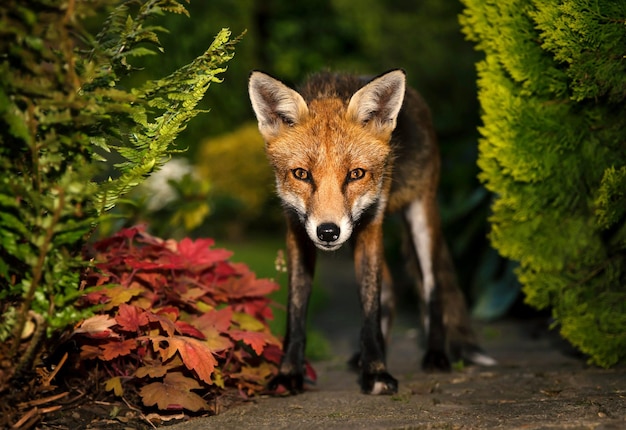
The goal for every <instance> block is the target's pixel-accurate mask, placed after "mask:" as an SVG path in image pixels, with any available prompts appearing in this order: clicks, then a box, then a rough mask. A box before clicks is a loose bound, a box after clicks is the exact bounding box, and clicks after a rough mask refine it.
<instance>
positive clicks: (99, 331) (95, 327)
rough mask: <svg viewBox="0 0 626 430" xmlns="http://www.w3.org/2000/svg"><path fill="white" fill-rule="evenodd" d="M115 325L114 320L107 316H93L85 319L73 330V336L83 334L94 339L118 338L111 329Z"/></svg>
mask: <svg viewBox="0 0 626 430" xmlns="http://www.w3.org/2000/svg"><path fill="white" fill-rule="evenodd" d="M115 324H116V321H115V319H113V318H111V317H110V316H108V315H94V316H92V317H90V318H87V319H86V320H85V321H83V322H82V323H80V324H79V326H78V327H76V328H75V329H74V333H73V334H78V333H83V334H86V335H87V336H89V337H92V338H96V339H104V338H107V337H118V335H117V334H116V333H114V332H113V331H112V330H110V329H111V327H112V326H114V325H115Z"/></svg>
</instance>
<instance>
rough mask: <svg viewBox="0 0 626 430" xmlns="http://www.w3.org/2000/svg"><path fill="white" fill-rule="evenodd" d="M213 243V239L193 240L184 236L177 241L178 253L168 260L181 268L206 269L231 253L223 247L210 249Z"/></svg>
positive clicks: (225, 258) (197, 270) (228, 256)
mask: <svg viewBox="0 0 626 430" xmlns="http://www.w3.org/2000/svg"><path fill="white" fill-rule="evenodd" d="M214 243H215V242H214V241H213V239H198V240H196V241H193V240H191V239H189V238H188V237H186V238H184V239H183V240H181V241H180V242H179V243H178V250H177V251H178V253H177V254H173V255H171V256H170V257H169V260H170V262H171V263H173V264H177V265H180V266H181V268H186V269H189V270H192V271H196V272H200V271H202V270H204V269H208V268H210V267H212V266H213V265H215V264H216V263H218V262H220V261H224V260H227V259H229V258H230V256H231V255H232V254H233V253H232V252H230V251H227V250H225V249H210V247H211V246H213V244H214Z"/></svg>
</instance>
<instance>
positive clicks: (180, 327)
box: [175, 321, 205, 339]
mask: <svg viewBox="0 0 626 430" xmlns="http://www.w3.org/2000/svg"><path fill="white" fill-rule="evenodd" d="M175 324H176V330H177V331H178V332H179V333H180V334H184V335H187V336H191V337H196V338H198V339H204V338H205V336H204V334H203V333H202V332H201V331H200V330H198V329H197V328H195V327H194V326H193V325H191V324H189V323H186V322H184V321H176V323H175Z"/></svg>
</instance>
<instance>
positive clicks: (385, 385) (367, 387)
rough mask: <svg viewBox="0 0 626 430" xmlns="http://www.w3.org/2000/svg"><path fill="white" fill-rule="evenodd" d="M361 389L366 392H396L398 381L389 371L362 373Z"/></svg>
mask: <svg viewBox="0 0 626 430" xmlns="http://www.w3.org/2000/svg"><path fill="white" fill-rule="evenodd" d="M360 382H361V391H362V392H363V393H365V394H395V393H397V392H398V381H397V380H396V379H395V378H394V377H393V376H391V375H390V374H389V373H387V372H382V373H363V374H361V381H360Z"/></svg>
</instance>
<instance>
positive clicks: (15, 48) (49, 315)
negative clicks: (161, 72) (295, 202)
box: [0, 0, 238, 359]
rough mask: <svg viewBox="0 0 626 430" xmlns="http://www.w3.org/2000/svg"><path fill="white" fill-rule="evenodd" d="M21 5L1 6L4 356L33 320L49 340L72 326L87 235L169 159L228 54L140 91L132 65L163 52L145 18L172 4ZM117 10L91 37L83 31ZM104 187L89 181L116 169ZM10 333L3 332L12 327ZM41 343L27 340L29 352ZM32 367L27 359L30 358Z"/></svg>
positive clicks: (221, 47) (225, 48)
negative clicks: (9, 336) (96, 16)
mask: <svg viewBox="0 0 626 430" xmlns="http://www.w3.org/2000/svg"><path fill="white" fill-rule="evenodd" d="M117 3H119V2H112V1H110V0H102V1H95V2H94V1H90V2H85V1H76V2H70V3H66V2H64V1H38V0H32V1H26V2H24V1H16V0H8V1H5V2H3V3H2V6H0V17H1V20H2V21H1V24H2V25H1V26H0V36H1V37H0V52H2V53H3V55H2V57H0V123H1V127H0V128H1V130H2V131H1V132H0V171H1V172H2V176H0V301H1V303H2V305H1V307H0V312H1V313H2V314H3V315H6V316H8V315H13V314H15V309H16V308H18V307H19V312H17V318H4V317H3V318H2V319H0V324H1V325H2V329H1V330H0V332H2V333H6V332H7V330H9V331H12V332H13V343H12V351H11V354H10V355H11V356H14V355H15V354H16V352H17V348H18V346H19V339H20V336H21V334H22V331H23V327H24V325H25V322H26V317H27V315H28V313H29V311H31V312H34V313H35V314H36V315H42V316H43V317H44V319H45V323H46V324H47V326H48V328H49V330H53V329H58V328H61V327H65V326H66V325H67V324H68V323H71V322H75V321H77V320H78V319H79V318H80V317H81V316H82V315H84V312H82V313H81V312H79V311H78V310H77V309H76V308H75V307H74V306H73V302H74V301H75V299H76V298H77V296H78V295H80V294H81V291H80V279H79V275H80V272H81V268H83V267H84V265H85V263H84V262H83V259H82V256H81V255H80V249H81V247H82V245H83V243H84V239H85V238H86V236H87V235H88V234H89V233H90V232H91V231H92V230H93V229H94V228H95V226H96V225H97V224H98V223H99V221H101V220H102V219H103V218H104V217H105V212H106V211H107V210H109V209H111V208H112V207H113V206H114V205H115V204H116V203H117V202H118V200H119V198H120V197H121V196H122V195H124V194H125V193H127V192H128V191H130V190H131V189H132V188H133V187H135V186H136V185H137V184H139V183H141V182H142V181H143V179H145V177H146V176H147V175H149V174H150V173H151V172H153V171H155V170H157V169H158V168H159V167H160V166H162V165H163V163H164V162H166V161H167V159H168V156H169V154H170V153H171V152H172V151H173V148H172V143H173V141H174V139H175V138H176V136H177V135H178V134H179V133H180V132H181V131H182V130H183V129H184V128H185V126H186V124H187V122H188V121H189V120H190V119H191V118H193V117H194V116H195V115H196V114H197V113H199V112H200V110H199V109H197V108H196V106H197V103H198V101H199V100H200V99H201V98H202V97H203V95H204V93H205V91H206V90H207V88H208V86H209V85H210V84H211V83H213V82H219V78H217V76H216V75H218V74H219V73H222V72H223V71H224V70H225V69H224V67H223V64H224V63H225V62H227V61H228V60H230V59H231V58H232V56H233V52H232V51H233V45H234V44H235V43H236V42H237V41H238V39H235V40H230V32H229V31H228V30H222V31H221V32H220V33H219V34H218V35H217V37H216V38H215V40H214V42H213V44H211V46H210V47H209V49H208V50H206V51H205V52H204V53H203V54H202V55H200V56H199V57H198V58H196V59H195V60H194V61H193V62H192V63H190V64H189V65H187V66H184V67H182V68H180V69H179V70H177V71H175V72H173V73H172V74H170V75H169V76H167V77H164V78H162V79H156V80H151V81H148V82H145V83H142V84H141V85H138V86H136V87H130V88H129V87H128V84H127V83H125V82H126V80H127V79H128V76H129V75H130V74H132V73H133V71H134V66H133V62H134V61H135V60H136V59H137V58H138V57H142V56H145V55H147V54H150V53H154V51H155V50H156V49H158V48H159V40H158V37H157V32H160V31H162V30H163V29H162V28H160V27H158V26H151V25H149V23H148V22H149V21H148V20H149V18H151V17H153V16H158V15H161V14H163V12H175V13H185V9H184V7H183V6H182V5H181V4H180V2H178V1H175V0H146V1H134V2H122V3H121V4H117ZM109 5H113V8H112V10H111V13H110V15H109V17H108V18H107V19H106V21H105V22H104V24H103V27H102V31H101V32H100V33H99V34H98V35H97V36H96V37H93V36H91V34H90V33H89V32H88V31H87V30H85V28H84V27H83V25H82V22H83V21H84V20H85V19H86V18H87V17H89V16H91V15H92V14H93V13H94V11H98V10H102V9H103V8H104V7H107V6H109ZM113 160H115V164H114V165H113V166H112V171H110V172H109V175H110V176H109V178H108V179H107V180H104V181H100V182H98V181H95V180H93V178H94V177H95V175H96V174H97V173H98V171H99V167H100V170H101V169H102V167H103V166H104V163H101V161H109V162H111V161H113ZM12 322H13V325H12V327H6V325H7V324H11V323H12ZM36 343H37V339H34V340H33V341H32V344H33V345H35V344H36ZM27 359H30V358H27Z"/></svg>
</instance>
